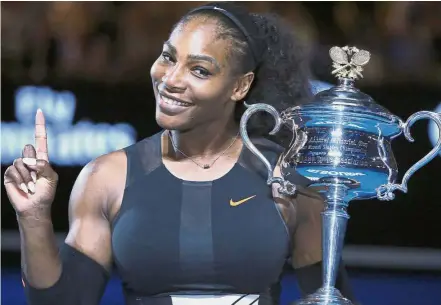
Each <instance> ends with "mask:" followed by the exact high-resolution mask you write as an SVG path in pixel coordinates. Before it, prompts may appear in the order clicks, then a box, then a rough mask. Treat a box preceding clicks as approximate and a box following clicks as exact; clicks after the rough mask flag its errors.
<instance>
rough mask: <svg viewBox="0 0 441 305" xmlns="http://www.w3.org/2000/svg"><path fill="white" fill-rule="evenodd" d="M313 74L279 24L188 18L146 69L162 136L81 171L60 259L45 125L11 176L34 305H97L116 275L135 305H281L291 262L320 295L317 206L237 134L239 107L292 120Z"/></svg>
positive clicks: (266, 125) (271, 151)
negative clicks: (273, 179)
mask: <svg viewBox="0 0 441 305" xmlns="http://www.w3.org/2000/svg"><path fill="white" fill-rule="evenodd" d="M305 64H306V63H305V62H304V58H303V56H302V54H301V53H300V52H299V48H298V46H297V42H296V40H295V39H294V38H293V37H292V36H291V35H290V33H289V28H288V27H286V26H284V25H282V24H281V23H280V22H279V21H278V20H277V19H275V18H272V17H264V16H260V15H251V14H249V13H247V12H246V11H245V10H244V9H242V8H240V7H236V6H234V5H232V4H228V3H219V4H213V5H207V6H204V7H200V8H197V9H195V10H193V11H191V12H189V13H188V14H187V15H185V16H184V17H183V18H182V19H181V20H180V21H179V22H178V23H177V24H176V26H175V27H174V28H173V31H172V32H171V35H170V37H169V39H168V40H167V41H166V42H165V43H164V47H163V51H162V53H161V55H160V56H159V58H158V59H157V60H156V62H155V63H154V64H153V66H152V68H151V77H152V82H153V89H154V92H155V98H156V105H157V108H156V120H157V122H158V124H159V125H160V126H161V127H162V128H163V129H164V131H163V132H161V133H159V134H157V135H154V136H152V137H150V138H147V139H144V140H142V141H140V142H138V143H136V144H135V145H132V146H130V147H127V148H126V149H123V150H121V151H116V152H112V153H110V154H107V155H104V156H101V157H99V158H97V159H96V160H94V161H93V162H91V163H90V164H88V165H87V166H86V167H85V168H84V169H83V170H82V172H81V173H80V175H79V177H78V179H77V181H76V183H75V186H74V188H73V190H72V195H71V199H70V203H69V221H70V230H69V234H68V236H67V238H66V241H65V244H64V245H63V246H62V247H61V251H60V254H59V251H58V248H57V246H56V243H55V238H54V232H53V229H52V222H51V217H50V206H51V204H52V201H53V198H54V194H55V189H56V185H57V180H58V176H57V174H56V173H55V172H54V170H53V169H52V168H51V167H50V165H49V163H48V161H49V158H48V152H47V143H46V131H45V127H44V116H43V114H42V112H41V111H39V112H37V115H36V149H34V147H33V146H31V145H27V146H26V147H25V148H24V151H23V158H19V159H17V160H16V161H15V162H14V164H13V165H12V166H10V167H9V168H8V170H7V171H6V173H5V186H6V189H7V192H8V196H9V198H10V201H11V203H12V205H13V206H14V208H15V209H16V211H17V219H18V224H19V227H20V232H21V239H22V251H21V254H22V262H23V264H22V267H23V280H24V283H25V290H26V294H27V297H28V300H29V303H30V304H49V305H50V304H64V305H70V304H72V305H73V304H75V305H78V304H87V305H93V304H98V303H99V300H100V298H101V295H102V293H103V290H104V288H105V285H106V281H107V279H108V277H109V273H110V271H111V269H112V265H113V264H114V265H115V266H116V270H117V272H118V273H119V275H120V277H121V279H122V282H123V287H124V292H125V295H126V302H127V304H130V305H135V304H147V305H158V304H188V303H185V302H189V304H251V303H254V304H260V305H262V304H264V305H265V304H277V303H278V294H279V292H280V289H279V288H280V283H279V282H280V277H281V274H282V270H283V267H284V265H285V263H286V261H287V260H288V259H290V262H291V264H292V266H293V267H294V268H296V271H297V278H298V281H299V284H300V287H301V289H302V291H303V292H304V293H311V292H313V291H315V290H316V289H317V288H319V287H320V284H321V267H320V261H321V240H320V237H321V236H320V235H321V227H320V211H321V210H322V200H321V198H320V197H319V196H318V195H316V194H315V193H314V192H312V191H310V190H308V189H307V188H306V186H307V184H308V180H307V179H306V178H303V177H301V176H300V175H296V174H295V173H293V175H292V177H293V181H294V182H295V183H296V184H298V185H299V192H298V193H297V195H296V196H294V197H292V198H286V197H283V196H281V195H280V194H278V193H277V188H276V187H274V188H273V189H271V188H269V187H268V186H267V185H266V173H265V170H264V168H263V164H262V162H260V161H259V160H258V159H257V158H256V157H254V156H253V155H252V154H251V152H250V151H248V150H247V149H246V147H244V145H243V143H242V141H241V139H240V137H238V124H237V123H238V118H239V117H240V115H241V114H242V111H243V102H244V101H245V100H246V101H247V102H248V103H254V102H261V101H263V102H265V103H269V104H272V105H274V106H275V107H277V108H279V109H285V108H287V107H288V106H292V105H293V103H295V102H300V101H302V100H303V99H305V98H308V96H309V93H308V86H307V79H308V75H307V73H306V71H307V70H306V69H305V68H304V66H305ZM266 119H267V118H265V117H263V118H261V120H260V121H259V122H258V124H255V125H253V126H250V132H254V134H255V135H256V137H255V140H254V143H255V145H257V147H258V148H259V149H260V150H261V151H262V152H263V153H264V154H265V156H266V157H267V158H269V159H270V160H271V162H272V164H273V165H276V163H277V159H278V156H279V155H280V153H281V152H282V150H281V148H280V146H278V145H277V144H275V143H274V142H271V141H269V140H266V139H263V138H262V137H259V136H258V135H259V134H258V132H259V130H260V131H261V132H262V133H266V132H267V131H268V130H269V129H270V128H271V127H272V124H273V123H272V121H271V120H268V121H266ZM275 171H276V174H277V173H278V168H277V167H276V170H275ZM35 173H36V174H35ZM302 186H303V187H302ZM341 275H342V276H340V281H339V282H340V284H339V286H338V288H340V289H341V290H342V291H343V293H344V294H345V295H346V296H347V297H352V296H351V295H350V292H349V290H348V289H347V284H341V283H344V282H345V281H343V280H344V272H343V271H342V274H341Z"/></svg>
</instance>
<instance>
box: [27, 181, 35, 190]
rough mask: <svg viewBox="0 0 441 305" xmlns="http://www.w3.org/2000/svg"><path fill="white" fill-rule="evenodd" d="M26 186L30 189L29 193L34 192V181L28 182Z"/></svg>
mask: <svg viewBox="0 0 441 305" xmlns="http://www.w3.org/2000/svg"><path fill="white" fill-rule="evenodd" d="M28 188H29V190H30V191H31V193H35V184H34V182H32V181H31V182H29V183H28Z"/></svg>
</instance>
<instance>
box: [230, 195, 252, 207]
mask: <svg viewBox="0 0 441 305" xmlns="http://www.w3.org/2000/svg"><path fill="white" fill-rule="evenodd" d="M254 197H256V195H253V196H250V197H248V198H245V199H242V200H239V201H233V199H230V205H231V206H232V207H237V206H238V205H240V204H242V203H244V202H245V201H248V200H250V199H253V198H254Z"/></svg>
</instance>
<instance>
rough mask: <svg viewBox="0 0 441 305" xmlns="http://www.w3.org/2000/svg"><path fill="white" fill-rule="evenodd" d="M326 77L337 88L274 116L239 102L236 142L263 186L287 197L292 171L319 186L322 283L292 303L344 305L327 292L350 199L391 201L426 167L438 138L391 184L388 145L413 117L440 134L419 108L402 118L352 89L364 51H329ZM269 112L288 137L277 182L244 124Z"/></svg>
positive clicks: (393, 173)
mask: <svg viewBox="0 0 441 305" xmlns="http://www.w3.org/2000/svg"><path fill="white" fill-rule="evenodd" d="M329 54H330V57H331V59H332V60H333V68H334V71H332V74H334V75H336V76H337V78H338V85H337V86H335V87H332V88H330V89H328V90H325V91H322V92H320V93H318V94H317V95H315V97H314V98H313V99H312V101H311V102H309V103H305V104H303V105H300V106H295V107H292V108H288V109H286V110H284V111H283V112H281V113H279V112H278V111H277V110H276V109H275V108H274V107H272V106H270V105H267V104H263V103H262V104H260V103H259V104H252V105H247V110H246V111H245V113H244V114H243V116H242V118H241V122H240V133H241V136H242V139H243V142H244V144H245V145H246V146H247V148H248V149H249V150H250V151H251V152H252V153H254V154H255V155H256V156H257V157H258V158H259V159H260V160H261V161H262V162H263V163H264V164H265V166H266V168H267V170H268V180H267V184H268V185H271V184H273V183H277V184H279V185H280V187H279V188H278V190H279V192H281V193H282V194H285V195H293V194H295V192H296V186H295V185H294V184H292V183H291V182H289V177H288V175H289V171H287V169H289V168H294V169H295V170H297V171H298V172H299V173H300V174H301V175H303V176H305V177H308V178H309V179H310V180H311V181H312V186H319V188H318V189H320V190H321V191H320V192H321V193H322V195H323V197H324V198H325V207H324V211H323V212H322V253H323V273H322V276H323V279H322V280H323V283H322V287H321V288H320V289H318V290H317V291H316V292H315V293H313V294H311V295H308V296H307V297H306V298H305V299H302V300H300V301H298V302H297V303H296V304H297V305H351V304H352V303H351V301H350V300H348V299H346V298H344V297H343V296H342V294H341V293H340V291H339V290H338V289H336V288H335V282H336V277H337V270H338V267H339V266H338V265H339V262H340V260H341V255H342V248H343V244H344V237H345V234H346V225H347V221H348V219H349V215H348V213H347V211H346V210H347V207H348V205H349V202H350V201H352V200H362V199H370V198H378V199H380V200H393V199H394V197H395V195H394V191H395V190H399V191H402V192H404V193H407V182H408V180H409V178H410V177H411V176H412V175H413V174H414V173H415V172H416V171H417V170H418V169H420V168H421V167H423V166H424V165H426V164H427V163H428V162H430V161H431V160H432V159H433V158H434V157H435V156H436V155H437V154H438V152H439V151H440V150H441V137H440V139H439V140H438V142H437V143H436V145H435V147H434V148H433V149H432V150H431V151H430V152H429V153H428V154H427V155H426V156H425V157H423V158H422V159H421V160H419V161H418V162H417V163H415V164H414V165H413V166H412V167H411V168H410V169H409V170H408V171H407V172H406V173H405V174H404V176H403V179H402V182H401V184H397V183H396V182H395V180H396V177H397V172H398V169H397V164H396V161H395V158H394V154H393V151H392V148H391V141H392V140H393V139H394V138H396V137H398V136H399V135H401V133H404V136H405V137H406V139H407V140H408V141H410V142H413V141H414V140H413V138H412V136H411V135H410V128H411V126H412V125H413V124H414V123H415V122H416V121H418V120H420V119H431V120H434V121H435V123H436V125H437V126H438V128H439V130H440V134H441V115H440V114H438V113H435V112H429V111H419V112H416V113H414V114H412V115H411V116H410V117H409V118H408V119H407V121H405V122H404V121H402V120H401V119H400V118H399V117H397V116H396V115H394V114H392V113H390V112H389V111H388V110H387V109H385V108H384V107H382V106H380V105H378V104H376V103H375V102H374V100H373V99H372V98H371V97H370V96H369V95H366V94H364V93H362V92H361V91H359V90H358V89H357V88H355V86H354V82H355V80H356V79H358V78H360V77H363V76H362V71H363V67H364V66H365V65H366V64H367V63H368V62H369V59H370V56H371V55H370V53H369V52H368V51H365V50H359V49H357V48H356V47H343V48H340V47H332V48H331V49H330V51H329ZM259 111H264V112H268V113H270V114H271V115H272V116H273V117H274V119H275V127H274V128H273V130H272V131H271V132H270V134H276V133H277V132H278V131H279V129H280V127H281V126H282V124H283V125H285V126H286V127H288V128H289V129H291V130H292V133H293V138H292V141H291V143H290V145H289V147H288V149H286V150H285V152H284V153H283V155H282V156H281V159H280V160H281V161H280V170H281V177H274V176H273V170H274V169H273V168H271V165H270V163H269V162H268V160H266V159H265V157H264V156H263V155H262V154H261V153H260V152H259V151H258V150H257V149H256V147H255V146H254V145H253V143H252V142H251V141H250V139H249V137H248V134H247V122H248V119H249V118H250V117H251V116H252V115H253V114H254V113H256V112H259Z"/></svg>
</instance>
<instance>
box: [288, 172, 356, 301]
mask: <svg viewBox="0 0 441 305" xmlns="http://www.w3.org/2000/svg"><path fill="white" fill-rule="evenodd" d="M334 181H335V183H330V184H327V187H328V190H327V191H326V194H325V196H326V200H325V210H324V211H323V212H322V248H323V249H322V251H323V271H322V276H323V283H322V287H321V288H320V289H318V290H317V291H316V292H314V293H313V294H310V295H308V296H307V297H306V298H305V299H302V300H300V301H298V302H296V303H295V304H296V305H352V302H351V301H350V300H348V299H346V298H345V297H343V295H342V294H341V293H340V291H339V290H338V289H336V288H335V283H336V280H337V275H338V270H339V265H340V260H341V257H342V250H343V244H344V239H345V235H346V225H347V223H348V220H349V214H348V213H347V211H346V209H347V207H348V205H349V202H348V201H347V200H345V196H346V194H347V191H348V189H349V188H350V186H348V184H347V183H345V182H347V181H344V179H334ZM339 182H343V183H339Z"/></svg>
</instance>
